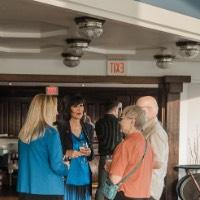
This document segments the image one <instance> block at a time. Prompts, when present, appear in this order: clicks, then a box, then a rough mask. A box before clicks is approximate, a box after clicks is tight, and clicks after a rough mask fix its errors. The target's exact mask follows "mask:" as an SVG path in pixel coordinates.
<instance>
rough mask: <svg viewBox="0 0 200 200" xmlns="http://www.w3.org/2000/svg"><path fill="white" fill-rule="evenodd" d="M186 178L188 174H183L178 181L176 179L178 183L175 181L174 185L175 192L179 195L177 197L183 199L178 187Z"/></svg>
mask: <svg viewBox="0 0 200 200" xmlns="http://www.w3.org/2000/svg"><path fill="white" fill-rule="evenodd" d="M187 178H188V175H185V176H183V177H182V178H181V179H180V180H179V181H178V183H177V185H176V194H177V195H178V196H179V198H180V199H181V200H183V198H182V197H181V196H180V193H181V192H180V188H181V185H182V183H183V182H184V181H185V179H187Z"/></svg>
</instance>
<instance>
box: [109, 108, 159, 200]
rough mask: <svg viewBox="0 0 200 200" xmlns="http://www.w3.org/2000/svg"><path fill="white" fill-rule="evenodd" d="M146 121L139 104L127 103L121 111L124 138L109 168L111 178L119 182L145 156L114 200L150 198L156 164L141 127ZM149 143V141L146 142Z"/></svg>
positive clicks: (114, 181) (122, 185) (143, 199)
mask: <svg viewBox="0 0 200 200" xmlns="http://www.w3.org/2000/svg"><path fill="white" fill-rule="evenodd" d="M145 122H146V116H145V112H144V111H143V110H142V109H141V108H140V107H138V106H127V107H125V108H124V110H123V112H122V116H121V119H120V127H121V130H122V131H123V133H124V134H125V139H124V141H122V142H121V143H120V144H119V145H118V146H117V147H116V149H115V151H114V153H113V159H112V163H111V166H110V169H109V178H110V180H111V181H112V182H113V183H114V184H117V183H118V182H119V181H120V180H121V179H122V178H123V177H124V176H126V175H127V174H128V173H129V172H130V171H131V170H132V169H133V168H134V167H135V166H136V165H137V164H138V163H139V162H140V161H141V159H142V157H143V156H144V159H143V161H142V162H141V164H140V165H139V167H138V168H137V170H136V171H135V172H134V173H133V174H131V175H130V176H129V177H128V179H127V180H126V181H125V182H123V183H122V184H121V185H120V188H119V190H118V193H117V195H116V197H115V200H128V199H132V200H134V199H138V200H139V199H140V200H146V199H149V197H150V184H151V176H152V170H153V167H156V166H154V163H153V151H152V148H151V145H150V144H149V143H148V142H147V141H145V137H144V135H143V133H142V128H143V126H144V124H145ZM146 142H147V144H146Z"/></svg>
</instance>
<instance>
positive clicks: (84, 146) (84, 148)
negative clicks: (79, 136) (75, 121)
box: [79, 141, 91, 156]
mask: <svg viewBox="0 0 200 200" xmlns="http://www.w3.org/2000/svg"><path fill="white" fill-rule="evenodd" d="M79 149H80V152H81V154H82V156H90V154H91V149H90V148H89V147H88V144H87V142H85V141H80V146H79Z"/></svg>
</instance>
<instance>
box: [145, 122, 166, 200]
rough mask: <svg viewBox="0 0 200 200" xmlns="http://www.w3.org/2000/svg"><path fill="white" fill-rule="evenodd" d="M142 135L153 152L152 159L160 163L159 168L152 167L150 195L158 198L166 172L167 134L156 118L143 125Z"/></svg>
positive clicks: (157, 199)
mask: <svg viewBox="0 0 200 200" xmlns="http://www.w3.org/2000/svg"><path fill="white" fill-rule="evenodd" d="M144 135H145V136H146V137H147V138H148V140H149V142H150V144H151V146H152V148H153V152H154V160H155V161H158V162H159V163H161V168H160V169H154V170H153V174H152V181H151V196H152V197H153V198H154V199H156V200H159V199H160V197H161V195H162V191H163V188H164V178H165V176H166V174H167V163H168V154H169V146H168V135H167V133H166V131H165V130H164V129H163V127H162V125H161V124H160V122H159V121H158V119H157V118H154V119H152V120H150V121H149V122H148V123H147V124H146V125H145V127H144Z"/></svg>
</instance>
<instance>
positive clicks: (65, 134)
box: [57, 121, 94, 160]
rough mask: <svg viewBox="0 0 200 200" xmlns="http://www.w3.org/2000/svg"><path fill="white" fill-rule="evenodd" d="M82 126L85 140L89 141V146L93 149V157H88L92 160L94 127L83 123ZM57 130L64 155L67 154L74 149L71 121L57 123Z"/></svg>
mask: <svg viewBox="0 0 200 200" xmlns="http://www.w3.org/2000/svg"><path fill="white" fill-rule="evenodd" d="M81 126H82V131H83V134H84V135H85V138H86V140H87V143H88V146H89V148H90V149H91V155H90V156H89V157H88V160H92V159H93V157H94V152H93V147H92V141H93V135H94V128H93V127H92V125H90V124H88V123H83V122H81ZM57 129H58V131H59V133H60V139H61V144H62V150H63V154H65V153H66V150H70V149H73V144H72V135H71V128H70V124H69V121H59V122H57Z"/></svg>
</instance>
